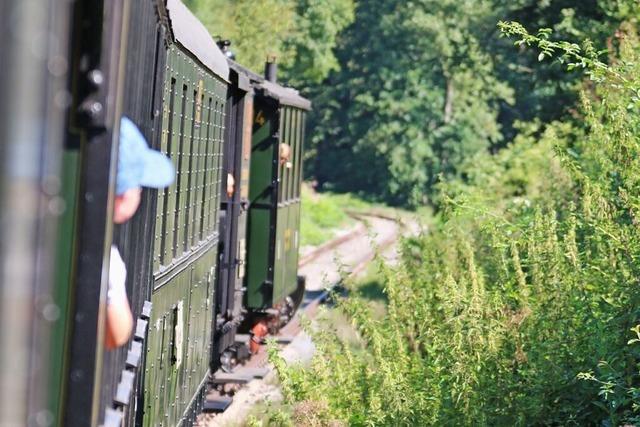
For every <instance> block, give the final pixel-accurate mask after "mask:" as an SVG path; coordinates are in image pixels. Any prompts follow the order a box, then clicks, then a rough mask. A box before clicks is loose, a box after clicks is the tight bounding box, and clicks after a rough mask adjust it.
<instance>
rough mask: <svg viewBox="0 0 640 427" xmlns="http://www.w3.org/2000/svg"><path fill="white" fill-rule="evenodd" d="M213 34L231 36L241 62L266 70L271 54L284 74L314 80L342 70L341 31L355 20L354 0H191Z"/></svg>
mask: <svg viewBox="0 0 640 427" xmlns="http://www.w3.org/2000/svg"><path fill="white" fill-rule="evenodd" d="M187 5H188V6H189V7H191V8H192V9H193V11H194V12H195V13H196V14H197V15H198V17H199V18H200V19H201V20H202V21H203V22H204V24H205V26H206V27H207V28H208V29H209V31H210V32H211V34H212V35H214V36H217V37H219V38H221V39H229V40H230V41H231V43H232V45H231V50H232V51H233V52H234V53H235V54H236V58H237V60H238V62H240V63H241V64H243V65H245V66H247V67H249V68H251V69H253V70H255V71H256V72H259V73H260V72H261V71H262V69H263V68H264V62H265V60H266V59H267V57H268V56H275V57H276V58H277V61H278V62H279V63H280V64H281V65H282V69H283V74H282V76H281V79H282V80H284V81H285V82H289V83H290V84H296V85H303V86H306V85H312V84H317V83H319V82H320V81H322V80H323V79H324V78H325V77H326V76H327V75H328V73H329V72H330V71H335V70H338V68H339V67H338V63H337V61H336V58H335V56H334V54H333V49H334V47H335V43H336V37H337V34H338V33H339V32H340V31H341V30H342V29H343V28H344V27H345V26H347V25H348V24H349V23H350V22H351V21H352V20H353V9H354V3H353V0H324V1H321V0H251V1H249V0H234V1H231V0H189V1H188V2H187Z"/></svg>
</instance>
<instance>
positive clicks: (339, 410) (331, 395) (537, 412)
mask: <svg viewBox="0 0 640 427" xmlns="http://www.w3.org/2000/svg"><path fill="white" fill-rule="evenodd" d="M500 27H501V29H502V31H503V33H504V34H506V35H508V36H516V37H518V40H517V42H516V44H518V45H524V46H529V47H530V48H536V49H539V53H542V54H543V56H542V57H541V59H547V58H552V57H553V58H556V59H557V60H559V61H561V63H562V64H564V65H565V66H568V67H570V68H574V69H575V68H580V69H584V70H585V71H586V72H587V74H588V75H589V76H590V77H591V79H592V80H593V81H594V82H595V85H594V84H588V85H585V91H584V95H583V102H582V106H581V108H580V111H579V113H577V114H576V119H575V121H574V122H573V123H571V124H566V123H551V124H548V125H546V126H545V130H544V131H543V132H535V133H532V134H525V135H523V136H522V137H521V138H519V139H517V140H516V141H514V143H513V144H512V145H511V146H510V147H508V148H506V149H505V150H504V151H503V152H501V153H500V154H498V155H497V156H493V157H486V158H484V161H483V162H473V163H471V164H470V166H468V167H467V168H468V169H467V171H466V172H467V173H466V174H465V175H466V176H467V181H466V182H465V184H464V185H459V184H458V183H455V182H452V183H450V185H447V184H446V183H445V184H443V186H442V191H443V192H445V193H448V194H447V196H446V197H443V200H446V201H447V202H446V203H447V206H446V209H444V213H443V218H442V221H441V224H440V225H439V226H437V227H435V228H434V229H433V230H431V232H430V233H429V234H428V235H423V236H420V237H418V238H414V239H410V240H407V241H405V242H404V244H403V251H402V260H401V262H400V264H399V265H398V266H395V267H391V266H386V265H384V264H383V263H380V277H381V279H380V280H381V283H382V284H383V286H384V292H385V296H386V301H387V303H386V311H385V312H384V314H383V315H382V317H381V315H380V312H379V311H375V310H372V308H371V306H370V304H369V303H368V301H367V300H366V299H364V298H362V297H360V296H358V292H357V290H354V291H353V292H352V293H351V295H350V296H349V297H347V298H344V299H341V300H339V302H338V303H337V307H336V309H337V310H338V311H340V312H342V313H343V314H344V315H346V316H347V318H348V319H349V320H350V322H351V323H352V325H353V327H354V329H355V330H356V332H357V334H356V337H355V338H353V337H352V338H351V339H350V340H348V339H346V338H344V337H343V336H342V335H340V334H338V333H337V332H336V331H334V330H332V329H331V326H330V325H326V326H323V327H322V328H319V329H317V330H316V331H315V332H314V331H312V334H313V335H314V337H315V343H316V347H317V351H316V355H315V357H314V359H313V361H312V363H311V365H310V366H308V367H304V368H303V367H287V366H286V365H285V364H284V362H283V361H282V360H281V359H280V358H279V356H278V355H277V352H273V353H272V355H271V356H272V360H273V361H274V362H275V365H276V369H277V371H278V374H279V376H280V379H281V381H282V384H283V391H284V395H285V399H287V401H288V402H289V403H292V404H294V405H303V406H304V407H310V408H322V410H321V411H318V414H317V416H315V417H312V420H313V421H309V419H307V421H305V422H306V423H307V424H309V425H312V424H313V425H330V424H332V423H333V424H339V423H343V424H345V423H346V424H350V425H394V426H396V425H433V424H438V425H441V424H445V425H525V424H526V425H531V424H562V425H567V424H568V425H571V424H573V425H585V424H605V425H619V424H621V423H625V422H628V423H633V422H637V416H638V414H637V412H638V410H639V407H638V405H639V404H640V401H639V400H638V399H639V396H638V387H639V386H640V374H639V372H638V362H639V361H640V352H639V351H638V348H639V346H638V345H637V342H635V341H633V340H635V339H640V335H639V331H640V329H638V326H637V325H638V323H640V233H639V227H640V114H639V108H640V103H639V102H638V96H639V92H638V89H639V88H640V63H639V62H638V60H639V59H640V55H639V54H638V49H639V45H638V39H637V37H636V35H635V33H634V31H633V28H632V27H631V26H629V27H621V29H620V31H619V32H618V39H617V42H616V52H610V57H609V60H608V63H605V62H603V61H601V60H600V59H599V57H600V55H599V54H598V52H596V51H595V50H594V49H593V48H592V47H590V45H589V44H588V43H587V44H586V45H585V46H586V47H579V46H576V45H574V44H570V43H564V42H554V41H551V40H550V38H551V37H550V34H549V32H548V31H540V32H538V33H537V34H536V35H531V34H529V33H528V32H526V30H524V28H523V27H522V26H520V25H518V24H515V23H501V24H500ZM534 135H541V136H540V137H539V139H536V138H535V137H534ZM522 156H525V162H526V163H527V164H530V165H535V167H533V166H530V167H529V168H527V167H523V166H522V163H521V161H520V160H521V158H522ZM521 170H525V171H526V174H522V173H520V172H521ZM487 183H489V184H490V185H493V186H500V187H502V186H508V188H511V190H510V191H504V190H503V189H502V188H495V187H494V188H491V187H489V188H487ZM452 189H453V190H454V191H450V190H452ZM496 194H499V195H500V197H501V198H502V199H503V200H496ZM632 331H633V332H632ZM634 334H635V335H634ZM630 339H632V341H631V342H630V341H629V340H630ZM305 405H306V406H305ZM311 412H313V411H311ZM310 419H311V418H310Z"/></svg>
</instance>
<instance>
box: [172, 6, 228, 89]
mask: <svg viewBox="0 0 640 427" xmlns="http://www.w3.org/2000/svg"><path fill="white" fill-rule="evenodd" d="M167 11H168V15H169V21H170V25H171V31H172V32H173V36H174V38H175V40H176V41H177V42H178V43H180V44H181V45H182V46H184V48H185V49H187V50H188V51H189V52H191V53H192V54H193V55H194V56H195V57H196V58H197V59H198V60H199V61H200V62H202V64H204V66H206V67H207V68H208V69H209V70H211V72H213V73H214V74H216V75H217V76H218V77H221V78H222V79H224V80H225V81H229V64H228V63H227V58H226V56H224V54H223V53H222V52H221V51H220V48H219V47H218V45H217V44H216V42H215V41H214V40H213V38H212V37H211V35H210V34H209V31H207V29H206V28H205V26H204V25H202V22H200V21H199V20H198V18H196V17H195V16H194V15H193V13H191V11H190V10H189V9H188V8H187V6H185V5H184V3H182V2H181V1H180V0H167Z"/></svg>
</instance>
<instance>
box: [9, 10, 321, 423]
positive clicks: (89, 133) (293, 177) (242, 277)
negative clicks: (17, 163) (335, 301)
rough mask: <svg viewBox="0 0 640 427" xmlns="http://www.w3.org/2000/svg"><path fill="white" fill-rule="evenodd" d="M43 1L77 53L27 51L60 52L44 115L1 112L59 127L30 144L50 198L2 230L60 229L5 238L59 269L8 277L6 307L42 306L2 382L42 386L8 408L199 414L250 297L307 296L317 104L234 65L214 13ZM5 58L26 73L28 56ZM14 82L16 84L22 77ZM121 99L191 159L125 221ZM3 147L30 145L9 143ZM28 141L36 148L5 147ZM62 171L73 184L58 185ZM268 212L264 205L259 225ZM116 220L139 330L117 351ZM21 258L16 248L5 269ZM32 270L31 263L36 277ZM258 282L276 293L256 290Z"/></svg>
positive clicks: (70, 416)
mask: <svg viewBox="0 0 640 427" xmlns="http://www.w3.org/2000/svg"><path fill="white" fill-rule="evenodd" d="M27 3H28V5H27V4H26V3H24V2H17V1H15V2H14V1H12V2H9V3H3V5H2V7H1V8H0V10H2V11H3V12H5V13H3V14H2V16H3V22H4V20H7V19H6V18H7V17H15V16H16V15H15V14H12V13H9V12H10V10H8V9H7V8H6V6H7V5H11V6H12V7H18V6H17V5H21V6H20V7H23V8H24V9H25V10H27V9H28V8H29V7H31V6H34V7H35V5H36V4H37V3H33V4H32V3H29V2H27ZM39 3H41V5H45V3H47V2H46V1H45V0H42V1H41V2H39ZM45 10H50V11H52V12H51V14H50V16H49V18H50V20H49V21H48V23H49V25H54V26H55V27H56V31H58V33H59V37H58V40H59V41H61V43H63V41H64V40H66V39H67V38H68V39H69V41H70V42H69V44H68V46H67V45H61V46H58V47H56V49H52V52H51V55H52V56H51V58H53V59H55V60H56V61H59V60H60V59H61V58H67V59H68V62H67V67H61V68H60V71H59V72H56V71H55V70H56V68H55V67H53V66H52V64H54V65H55V63H57V62H55V61H53V62H49V63H47V64H46V66H45V64H44V62H43V61H42V58H30V59H29V60H30V61H31V65H32V66H33V67H34V70H37V69H38V68H37V67H41V69H42V70H45V69H46V71H43V72H39V71H38V73H39V74H37V77H38V78H43V79H45V80H47V79H49V81H47V83H46V84H45V86H42V87H45V88H47V90H46V91H42V92H40V94H43V95H44V96H38V93H37V91H36V89H37V88H39V87H41V86H40V85H39V84H40V83H38V84H35V83H34V82H31V84H32V86H33V88H32V89H33V90H32V91H26V92H24V94H25V95H27V97H25V98H20V102H30V103H31V104H32V105H34V106H36V105H38V106H39V107H38V108H40V110H39V111H40V112H41V113H42V115H40V116H37V115H35V110H34V112H32V113H33V114H31V116H29V115H28V114H27V115H24V116H20V114H23V113H24V111H18V110H11V106H10V105H9V104H7V105H5V106H4V110H3V111H4V112H5V114H4V115H3V117H2V118H3V120H4V121H3V123H4V124H5V125H4V126H5V128H6V129H8V130H11V128H10V126H8V125H7V124H8V123H10V122H11V120H12V119H13V118H17V119H21V120H22V119H23V118H24V117H30V120H33V121H35V122H37V121H38V120H42V122H41V123H40V124H41V125H42V126H41V127H37V128H34V129H37V130H38V131H40V130H43V129H46V130H47V131H48V132H49V133H48V134H47V135H46V137H47V138H49V139H48V140H46V139H45V140H43V142H42V144H41V145H40V146H38V148H37V150H35V151H31V152H29V153H28V154H27V155H29V156H32V158H33V159H43V160H44V162H43V163H40V164H39V166H40V167H41V170H39V171H38V173H39V175H34V176H33V177H31V178H32V179H31V181H30V182H29V187H25V189H26V191H28V192H25V193H23V194H24V195H29V196H32V195H33V196H34V197H35V198H38V197H37V193H38V191H39V187H38V186H39V185H42V186H44V187H46V188H47V193H46V195H44V196H43V195H42V194H41V195H40V199H39V200H38V203H39V205H38V209H39V210H37V211H34V212H33V215H31V216H23V217H22V218H19V216H18V215H14V214H16V213H18V210H15V209H14V210H11V211H10V212H9V213H10V214H11V215H13V216H10V217H6V216H5V217H6V218H9V221H7V222H6V223H3V228H2V233H3V236H5V235H10V233H11V232H12V229H13V231H14V232H17V230H23V229H24V227H26V226H28V225H33V227H37V229H38V230H51V229H52V228H57V231H58V233H57V237H58V239H57V240H56V235H55V234H56V233H54V232H51V233H49V232H47V233H46V234H43V235H41V237H42V238H43V239H42V240H41V241H38V242H36V243H37V244H38V246H33V247H28V248H27V247H25V248H24V249H25V250H24V251H23V252H17V251H15V252H13V253H12V254H11V255H13V257H11V256H9V255H8V254H10V252H9V250H10V248H11V246H10V245H8V241H5V243H6V244H5V245H4V246H2V254H3V260H5V261H7V260H12V259H15V257H16V256H19V255H20V254H22V255H24V257H25V258H24V261H25V263H24V264H19V263H16V264H15V265H16V266H25V267H26V266H34V269H33V271H35V272H36V273H37V276H38V278H40V279H47V280H41V281H40V282H38V283H37V284H36V286H33V287H31V288H29V290H30V293H29V294H28V295H27V296H28V298H29V300H19V299H17V298H16V296H17V295H16V294H15V293H13V294H12V293H10V292H8V291H7V289H6V288H3V289H2V291H3V295H9V297H10V298H8V299H3V300H0V304H2V306H3V308H4V309H5V310H3V313H5V314H7V315H8V314H9V313H11V312H12V311H11V308H12V307H23V306H25V304H27V305H29V306H33V307H35V308H34V311H33V312H34V313H41V316H42V317H39V318H37V319H34V320H33V322H32V324H31V325H25V324H22V325H19V324H16V323H12V322H9V323H8V324H9V325H13V326H15V330H16V332H17V333H16V334H13V335H8V334H4V335H0V340H2V342H3V343H12V342H15V343H17V342H20V345H21V347H20V348H16V355H23V354H25V351H27V352H29V351H30V352H32V353H31V358H30V359H29V361H28V363H27V364H24V363H23V364H22V365H21V367H22V368H23V369H22V371H20V372H19V374H21V375H22V376H18V377H17V378H16V380H13V381H8V380H9V379H10V376H11V375H12V374H13V372H11V371H10V369H4V368H9V367H11V366H17V365H16V364H15V363H17V359H16V358H12V357H7V355H6V353H5V354H3V363H2V364H1V366H2V367H3V370H2V371H1V375H0V379H2V384H1V385H2V387H3V388H2V390H3V397H4V396H6V395H5V394H4V393H5V392H6V391H7V388H6V387H5V386H7V385H11V384H16V385H17V386H19V387H20V389H19V390H18V389H16V391H17V392H20V393H22V392H24V393H23V394H25V395H27V394H28V395H29V399H31V401H30V402H28V403H27V404H24V405H12V407H11V409H12V410H11V411H8V410H7V411H4V412H2V413H0V420H2V421H3V422H4V421H5V420H12V421H13V422H14V423H15V420H16V419H24V417H39V418H38V420H39V421H38V422H39V423H40V424H42V423H44V424H43V425H46V424H54V425H55V424H58V425H68V426H87V425H89V426H95V425H104V426H118V425H148V426H151V425H165V426H167V425H186V424H188V423H189V422H191V421H192V420H193V419H194V417H195V415H196V414H197V412H198V410H199V408H200V405H201V404H202V403H203V397H204V393H205V392H206V390H207V386H208V384H207V382H208V381H207V380H208V379H209V378H210V375H211V373H212V371H213V370H215V369H217V367H219V366H220V365H221V364H222V361H221V356H223V355H225V354H226V353H225V352H226V351H227V349H228V348H230V347H231V346H233V345H235V344H236V342H235V335H236V331H237V330H238V327H239V323H240V322H241V321H242V319H243V317H244V313H245V310H249V312H250V313H258V314H260V315H261V314H265V313H266V314H269V315H271V314H272V312H273V309H274V308H276V309H277V311H278V310H279V311H280V314H284V317H290V316H291V314H292V311H293V307H294V306H295V304H292V303H290V301H292V297H293V299H296V298H297V297H300V298H301V295H302V294H301V287H300V286H299V283H298V280H297V256H298V254H297V251H298V246H299V231H298V229H299V192H300V185H299V181H300V179H301V173H302V172H301V170H302V169H301V167H302V140H303V131H304V115H305V112H306V111H307V110H308V108H309V107H310V105H309V103H308V101H306V100H305V99H303V98H302V97H300V96H299V95H298V94H297V92H295V91H294V90H292V89H287V88H283V87H281V86H279V85H277V84H275V82H269V81H268V80H265V79H264V78H262V77H261V76H257V75H256V74H254V73H251V72H250V71H248V70H243V69H242V67H239V66H238V67H236V68H235V69H234V70H233V71H232V72H230V71H229V65H228V63H227V60H226V58H225V57H224V56H223V55H222V53H221V52H220V50H219V49H218V48H217V46H216V45H215V43H214V42H213V40H212V39H211V37H210V36H209V34H208V33H207V32H206V30H205V29H204V27H203V26H202V24H201V23H200V22H199V21H198V20H197V19H196V18H195V17H194V16H193V15H192V14H191V13H190V12H189V11H188V10H187V8H186V7H185V6H184V5H183V4H182V3H181V2H180V1H179V0H140V1H136V2H131V1H127V0H114V1H113V2H103V1H102V0H87V1H85V2H74V3H72V4H70V5H69V8H68V9H67V8H61V9H56V10H55V13H54V12H53V11H54V8H53V3H51V4H49V3H47V8H46V9H45ZM43 19H44V15H43ZM28 21H29V19H27V18H26V15H25V19H24V22H25V23H26V22H28ZM89 23H90V24H91V25H88V24H89ZM7 27H8V25H7ZM67 50H68V51H69V53H67ZM19 52H20V51H19V50H5V53H6V55H5V53H2V54H0V58H2V59H5V56H6V58H9V59H11V60H13V59H14V58H18V57H19V56H20V55H19ZM49 59H50V58H49ZM232 67H233V64H232ZM7 70H9V71H10V72H11V73H12V75H13V76H14V78H16V77H15V76H17V73H18V71H17V70H18V69H17V68H15V67H12V68H9V69H7V68H5V69H3V71H4V72H5V74H6V71H7ZM56 73H57V74H56ZM48 74H53V76H48ZM33 75H36V74H33ZM11 81H12V80H3V84H4V83H7V82H9V83H10V82H11ZM3 87H4V86H3ZM6 89H7V91H9V89H11V90H13V92H16V91H17V92H16V93H18V92H19V91H20V90H23V89H24V87H15V88H11V86H10V84H9V85H6ZM54 89H55V90H58V89H59V90H60V92H55V90H54ZM13 92H11V93H13ZM55 95H58V98H56V96H55ZM61 95H66V96H61ZM67 98H69V101H68V103H65V102H66V101H65V99H67ZM56 99H57V100H58V101H59V102H58V103H57V104H56V103H55V100H56ZM52 102H53V104H51V103H52ZM14 105H18V104H14ZM19 105H22V104H19ZM52 105H53V107H51V106H52ZM254 105H257V106H259V108H260V109H259V110H258V109H257V108H254ZM7 107H8V108H7ZM49 113H51V114H49ZM123 114H126V115H128V116H129V117H131V118H132V119H133V120H134V122H136V123H137V124H138V125H139V127H140V129H141V131H142V132H143V133H144V135H145V136H146V137H147V139H148V140H149V141H150V143H151V144H152V145H153V147H154V148H156V149H159V150H161V151H163V152H165V153H166V154H167V155H168V156H169V157H171V159H172V161H173V162H174V165H175V167H176V170H177V173H178V175H177V179H176V182H175V183H174V184H173V185H172V186H171V187H170V188H168V189H166V190H163V191H149V190H145V192H144V196H143V202H142V205H141V207H140V209H139V211H138V213H137V215H136V217H134V218H133V219H132V220H131V221H130V222H129V223H128V224H126V225H124V226H119V227H116V228H115V230H114V228H113V225H112V223H111V206H112V202H113V197H114V194H113V192H114V183H115V164H116V162H115V159H116V157H115V153H116V152H117V134H118V122H119V121H118V118H119V117H121V116H122V115H123ZM0 130H1V131H3V132H4V131H5V129H0ZM65 130H66V133H65ZM56 132H58V134H56ZM3 135H6V136H7V137H10V136H11V135H12V134H11V133H7V132H5V133H3ZM14 135H15V134H14ZM265 135H267V136H268V137H267V138H265V139H264V141H263V139H262V138H263V137H264V136H265ZM7 140H8V141H9V142H11V140H10V139H7V138H5V141H7ZM17 142H20V141H17ZM281 143H285V144H287V145H288V146H290V147H291V152H292V154H291V159H290V161H289V163H290V165H287V164H280V163H279V160H278V147H279V144H281ZM5 144H6V143H5ZM14 145H15V144H14ZM0 148H2V150H3V153H12V152H14V153H16V152H17V153H20V151H19V150H18V151H15V150H14V148H15V147H13V146H12V145H11V144H9V145H4V146H2V147H0ZM12 150H13V151H12ZM38 150H39V151H38ZM26 153H27V152H22V154H23V155H25V154H26ZM265 156H266V157H265ZM269 156H270V157H269ZM254 157H255V158H257V159H258V160H257V161H256V162H255V165H254V161H253V160H254ZM267 157H269V159H267ZM19 158H24V156H23V157H19V156H18V157H15V158H12V157H11V156H7V160H9V161H11V160H12V159H16V160H17V159H19ZM47 162H50V163H47ZM8 171H9V172H10V171H11V169H8ZM229 173H230V174H232V175H233V176H234V178H235V182H236V192H235V193H234V194H233V195H232V197H227V196H225V188H224V187H225V184H226V182H225V181H226V177H227V176H228V174H229ZM52 177H53V178H55V179H54V180H53V181H51V178H52ZM0 178H2V179H1V180H0V181H1V183H2V184H3V185H2V186H1V187H0V201H2V202H3V203H10V202H11V201H12V200H13V201H15V200H17V199H16V198H15V193H14V190H15V188H18V187H19V185H16V182H12V180H13V179H14V178H15V177H13V176H11V174H7V173H5V174H3V175H2V176H0ZM262 178H265V179H262ZM54 181H55V182H57V183H58V184H60V185H58V186H55V185H54V186H53V187H52V186H51V185H50V184H52V182H53V183H54V184H55V182H54ZM267 187H268V188H267ZM265 191H266V192H267V193H269V194H266V193H265V194H263V193H264V192H265ZM23 201H27V198H26V197H23ZM263 202H264V203H263ZM267 205H268V208H266V206H267ZM56 206H58V207H60V206H62V208H60V209H59V210H56V209H54V208H55V207H56ZM14 207H15V208H16V209H17V206H14ZM48 208H50V209H53V210H49V211H48V210H47V209H48ZM265 213H266V215H264V214H265ZM221 216H222V218H223V219H225V221H221ZM263 218H266V220H267V223H266V224H265V225H264V228H263V229H261V228H260V227H261V226H260V221H262V219H263ZM20 219H21V220H22V221H19V220H20ZM20 227H22V228H20ZM265 232H266V234H264V233H265ZM112 235H113V241H114V242H115V243H116V244H117V245H118V246H119V247H120V250H121V252H122V254H123V258H124V259H125V260H126V262H127V270H128V275H127V292H128V296H129V299H130V301H131V303H132V308H133V311H134V316H135V318H136V320H137V324H136V330H135V334H134V337H133V339H132V341H131V342H130V343H129V344H128V345H127V346H126V347H125V348H122V349H120V350H117V351H112V352H106V351H105V350H104V348H103V329H104V318H103V316H104V308H105V297H106V278H107V274H106V271H107V270H108V268H106V266H107V265H108V262H109V246H110V244H111V241H112ZM264 236H266V238H263V237H264ZM56 244H57V246H56ZM20 256H21V255H20ZM52 264H54V265H52ZM261 266H264V268H262V267H261ZM12 268H13V270H12V269H11V268H9V267H8V266H7V264H6V263H5V264H3V265H2V270H0V272H1V273H2V274H3V277H8V276H7V274H10V273H12V272H14V271H15V266H14V267H12ZM24 272H26V270H25V271H24ZM12 277H16V276H12ZM33 277H35V276H30V275H25V276H24V279H25V283H26V282H27V281H28V280H31V279H32V278H33ZM224 277H226V281H225V280H223V278H224ZM257 294H262V298H260V300H259V301H258V300H256V298H255V297H256V295H257ZM283 309H284V310H283ZM270 310H271V311H270ZM23 313H24V310H23ZM47 313H48V314H47ZM52 313H57V314H56V315H55V316H53V315H52ZM39 315H40V314H39ZM52 316H53V317H52ZM54 317H55V319H54ZM18 319H19V318H16V319H9V320H12V321H15V320H18ZM43 319H44V320H43ZM52 319H53V320H52ZM18 326H19V327H18ZM20 334H22V335H21V336H20V337H19V335H20ZM45 336H46V337H49V338H48V339H43V340H40V338H42V337H45ZM12 340H13V341H12ZM29 369H31V370H32V374H31V376H29V372H28V370H29ZM43 373H45V375H41V374H43ZM35 375H39V378H41V382H40V383H39V384H40V385H42V387H40V388H38V383H37V381H35V380H34V378H35ZM36 390H37V391H36ZM20 396H22V394H21V395H20ZM3 402H11V400H10V399H6V400H3ZM11 417H14V418H11ZM43 420H44V421H43ZM41 421H42V422H41Z"/></svg>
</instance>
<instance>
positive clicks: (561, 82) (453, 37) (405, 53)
mask: <svg viewBox="0 0 640 427" xmlns="http://www.w3.org/2000/svg"><path fill="white" fill-rule="evenodd" d="M614 3H615V2H609V1H608V2H596V1H586V2H579V3H576V2H573V1H562V0H560V1H553V2H551V1H543V2H539V1H531V0H519V1H515V2H500V1H496V0H481V1H470V0H469V1H465V0H446V1H433V0H419V1H411V2H404V1H397V0H396V1H394V0H378V1H367V2H360V3H358V7H357V10H356V20H355V22H354V24H353V25H352V26H351V27H349V28H348V29H347V30H346V31H345V32H344V33H343V34H342V36H341V38H340V42H339V44H338V50H337V57H338V59H339V63H340V64H341V65H342V66H341V69H340V71H338V72H335V73H333V74H331V75H330V76H329V78H328V79H327V81H326V82H325V84H324V85H322V87H321V88H320V89H318V90H317V92H314V93H317V96H316V97H315V99H314V101H315V110H316V113H315V114H316V115H315V118H314V121H313V123H312V141H311V145H312V151H311V153H310V156H312V157H313V158H314V159H315V160H314V162H313V164H312V167H311V170H310V171H309V172H310V174H311V175H313V176H315V177H316V178H317V179H318V180H319V182H320V184H323V185H326V186H328V187H330V188H336V189H341V190H349V191H361V192H364V193H368V194H371V195H374V196H375V197H378V198H382V199H384V200H387V201H390V202H393V203H399V204H408V205H417V204H423V203H425V202H427V201H430V198H431V197H433V196H434V194H435V192H434V191H433V189H434V185H435V184H436V183H437V182H438V180H439V179H440V177H444V178H448V177H454V176H457V175H459V174H460V173H461V164H462V163H463V162H464V161H465V160H466V159H468V158H470V157H471V156H473V155H474V154H475V153H478V152H486V151H489V150H490V151H492V152H495V151H496V150H498V149H499V148H501V147H503V146H505V145H506V144H507V143H508V142H509V141H512V140H513V138H514V137H515V136H516V134H517V126H518V125H517V123H518V122H521V121H530V120H533V119H534V118H536V119H538V120H540V121H542V122H543V123H549V122H550V121H552V120H555V119H558V118H561V117H563V116H565V115H566V114H568V113H571V112H572V110H571V108H573V106H574V105H575V100H576V96H577V92H578V88H579V82H580V76H578V75H567V74H566V73H563V72H562V68H561V67H559V66H558V65H557V64H554V63H543V64H542V67H540V66H539V65H538V64H537V60H536V59H535V57H534V58H531V56H528V55H519V52H517V51H516V50H514V49H513V48H512V47H511V46H510V44H509V43H506V42H505V41H504V40H502V39H500V38H499V36H498V32H497V29H496V27H495V25H496V23H497V22H498V21H499V20H502V19H509V18H521V17H525V21H524V22H525V23H526V24H527V25H533V26H536V27H539V26H545V27H550V28H553V29H554V30H555V31H556V33H557V35H558V36H559V37H562V38H568V39H570V40H571V39H578V38H583V37H586V36H588V37H591V38H593V39H594V40H596V41H597V42H598V43H602V44H604V43H605V42H606V38H607V37H609V36H611V34H612V33H613V29H614V28H615V26H616V25H617V23H618V22H619V17H618V15H621V14H624V13H628V11H627V12H620V13H618V12H616V11H617V10H618V9H619V8H618V9H616V8H615V7H614V6H613V4H614ZM616 4H617V3H616ZM625 16H626V15H625ZM582 28H586V29H587V30H586V31H585V30H582ZM526 48H527V46H522V50H524V49H526ZM533 67H536V71H535V72H534V71H533V70H534V68H533ZM362 165H366V167H362Z"/></svg>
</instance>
